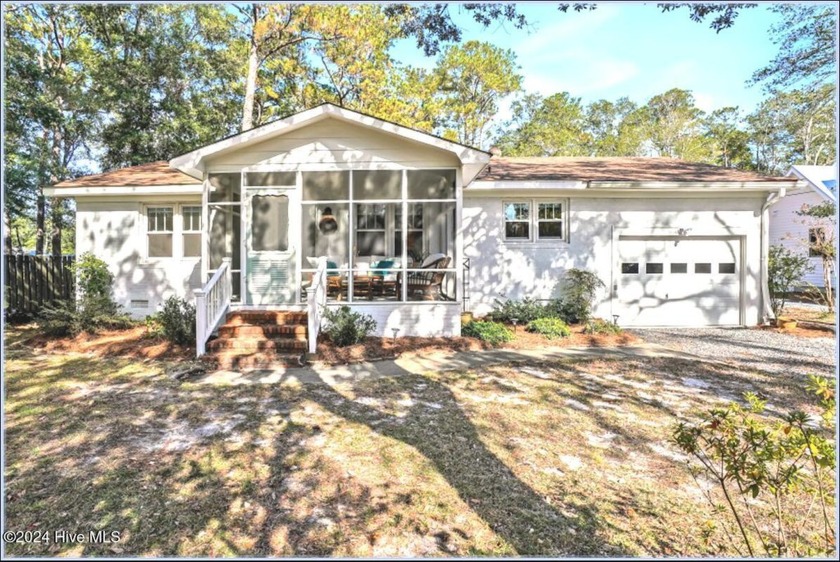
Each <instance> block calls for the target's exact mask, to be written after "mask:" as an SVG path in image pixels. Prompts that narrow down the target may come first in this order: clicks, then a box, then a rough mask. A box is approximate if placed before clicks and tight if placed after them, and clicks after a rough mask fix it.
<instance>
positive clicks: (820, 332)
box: [755, 326, 834, 338]
mask: <svg viewBox="0 0 840 562" xmlns="http://www.w3.org/2000/svg"><path fill="white" fill-rule="evenodd" d="M755 329H756V330H764V331H766V332H776V333H777V334H787V335H789V336H797V337H801V338H833V337H834V330H832V329H831V328H829V327H827V326H826V328H825V329H821V328H803V327H801V326H797V327H796V328H793V329H792V330H785V329H782V328H777V327H776V326H756V328H755Z"/></svg>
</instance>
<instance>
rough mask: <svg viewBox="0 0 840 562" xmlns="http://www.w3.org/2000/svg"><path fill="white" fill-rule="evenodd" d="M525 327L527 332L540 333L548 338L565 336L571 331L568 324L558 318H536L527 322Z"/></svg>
mask: <svg viewBox="0 0 840 562" xmlns="http://www.w3.org/2000/svg"><path fill="white" fill-rule="evenodd" d="M525 329H526V330H527V331H529V332H533V333H536V334H542V335H544V336H545V337H547V338H549V339H554V338H567V337H569V336H570V335H571V333H572V331H571V330H570V329H569V325H568V324H566V323H565V322H563V320H562V319H560V318H537V319H536V320H532V321H531V322H529V323H528V326H526V327H525Z"/></svg>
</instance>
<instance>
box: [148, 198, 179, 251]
mask: <svg viewBox="0 0 840 562" xmlns="http://www.w3.org/2000/svg"><path fill="white" fill-rule="evenodd" d="M173 219H174V207H149V208H148V209H146V221H147V222H146V224H147V227H146V238H147V242H148V256H149V257H150V258H171V257H172V255H173V254H172V246H173V244H172V241H173V238H174V234H175V227H174V220H173Z"/></svg>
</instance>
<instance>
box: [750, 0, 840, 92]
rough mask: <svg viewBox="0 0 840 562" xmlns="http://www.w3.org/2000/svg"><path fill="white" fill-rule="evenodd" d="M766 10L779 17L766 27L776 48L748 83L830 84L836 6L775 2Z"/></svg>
mask: <svg viewBox="0 0 840 562" xmlns="http://www.w3.org/2000/svg"><path fill="white" fill-rule="evenodd" d="M770 11H772V12H775V13H777V14H780V15H781V21H780V22H778V23H777V24H775V25H773V26H772V27H771V28H770V34H771V36H772V37H773V42H774V43H775V44H777V45H779V52H778V53H777V54H776V57H775V58H774V59H773V60H772V61H770V63H769V64H768V65H767V66H765V67H763V68H761V69H759V70H757V71H756V72H755V73H754V74H753V76H752V78H751V80H750V83H752V84H764V86H765V88H767V90H769V91H775V90H777V89H780V88H790V87H797V86H798V87H800V88H801V87H803V86H804V87H806V88H807V89H811V88H813V87H816V86H821V85H825V84H833V83H834V81H835V79H836V78H835V73H836V70H837V67H836V64H835V57H836V53H837V47H836V43H835V30H836V28H837V6H836V5H835V4H829V3H819V4H817V3H804V2H803V3H795V4H794V3H790V4H775V5H772V6H771V7H770ZM832 97H833V94H832Z"/></svg>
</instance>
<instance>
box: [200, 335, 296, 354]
mask: <svg viewBox="0 0 840 562" xmlns="http://www.w3.org/2000/svg"><path fill="white" fill-rule="evenodd" d="M207 349H209V350H211V351H220V350H222V349H238V350H242V351H252V352H253V351H263V350H277V351H280V350H300V351H301V352H302V351H304V350H305V349H306V338H303V339H291V338H272V339H255V338H216V339H214V340H210V341H209V342H207Z"/></svg>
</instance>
